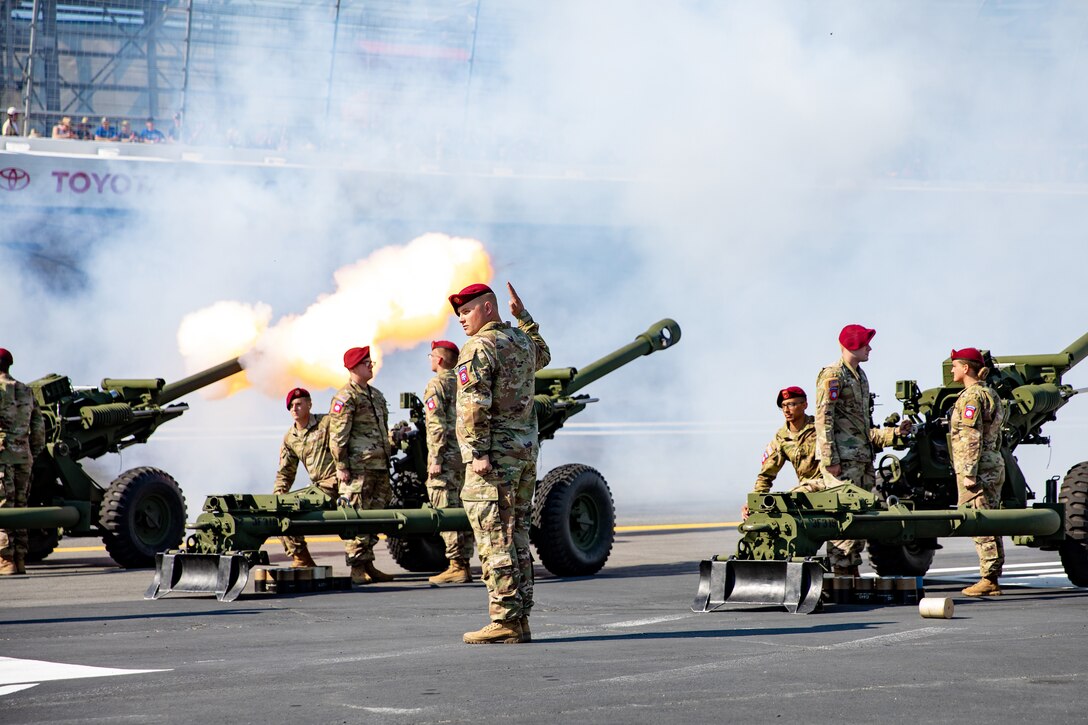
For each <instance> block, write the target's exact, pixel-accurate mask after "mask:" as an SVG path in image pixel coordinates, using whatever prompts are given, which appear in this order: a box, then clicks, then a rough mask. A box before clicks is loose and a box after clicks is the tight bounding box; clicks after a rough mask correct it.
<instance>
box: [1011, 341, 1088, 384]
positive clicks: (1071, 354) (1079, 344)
mask: <svg viewBox="0 0 1088 725" xmlns="http://www.w3.org/2000/svg"><path fill="white" fill-rule="evenodd" d="M1085 357H1088V333H1085V334H1083V335H1081V336H1080V337H1079V338H1078V339H1077V340H1075V341H1074V342H1072V343H1070V344H1069V345H1068V346H1066V348H1065V349H1064V350H1062V351H1061V352H1059V353H1055V354H1053V355H1000V356H998V358H997V362H998V364H999V365H1009V364H1012V365H1033V366H1035V367H1051V368H1055V369H1056V370H1057V372H1058V374H1059V375H1064V374H1065V373H1066V372H1068V371H1069V370H1070V369H1071V368H1072V367H1073V366H1074V365H1076V364H1077V363H1079V362H1080V361H1081V360H1083V359H1084V358H1085Z"/></svg>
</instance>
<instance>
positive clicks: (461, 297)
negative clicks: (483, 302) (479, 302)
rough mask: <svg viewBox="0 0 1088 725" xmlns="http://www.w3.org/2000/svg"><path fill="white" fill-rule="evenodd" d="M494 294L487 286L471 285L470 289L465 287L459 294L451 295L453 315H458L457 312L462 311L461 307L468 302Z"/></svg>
mask: <svg viewBox="0 0 1088 725" xmlns="http://www.w3.org/2000/svg"><path fill="white" fill-rule="evenodd" d="M493 294H495V293H494V292H493V291H492V290H491V288H490V287H488V286H487V285H486V284H470V285H469V286H468V287H465V288H464V289H463V290H461V291H460V292H458V293H457V294H455V295H450V304H451V305H452V306H453V313H454V314H457V312H458V311H459V310H460V309H461V305H463V304H465V303H466V302H470V301H472V300H474V299H476V298H477V297H483V296H484V295H493Z"/></svg>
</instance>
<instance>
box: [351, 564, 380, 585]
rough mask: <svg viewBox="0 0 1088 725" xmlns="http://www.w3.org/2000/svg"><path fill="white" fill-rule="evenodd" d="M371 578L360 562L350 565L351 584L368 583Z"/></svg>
mask: <svg viewBox="0 0 1088 725" xmlns="http://www.w3.org/2000/svg"><path fill="white" fill-rule="evenodd" d="M372 581H374V580H373V579H371V578H370V575H369V574H367V573H366V567H364V566H363V565H362V564H356V565H355V566H353V567H351V583H352V584H356V585H358V584H370V583H371V582H372Z"/></svg>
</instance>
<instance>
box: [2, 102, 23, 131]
mask: <svg viewBox="0 0 1088 725" xmlns="http://www.w3.org/2000/svg"><path fill="white" fill-rule="evenodd" d="M0 135H4V136H19V135H20V133H19V110H18V109H17V108H15V106H8V115H7V118H5V119H4V128H3V131H2V132H0Z"/></svg>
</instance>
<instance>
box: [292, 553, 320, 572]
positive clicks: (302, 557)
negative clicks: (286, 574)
mask: <svg viewBox="0 0 1088 725" xmlns="http://www.w3.org/2000/svg"><path fill="white" fill-rule="evenodd" d="M291 566H292V567H293V568H295V569H301V568H304V567H315V566H317V562H315V561H314V558H313V557H312V556H310V552H309V551H308V550H306V549H302V550H301V551H296V552H295V553H294V554H293V555H292V556H291Z"/></svg>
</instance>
